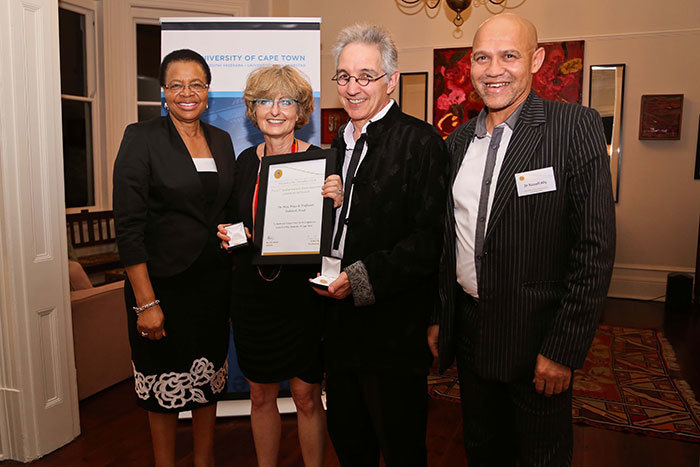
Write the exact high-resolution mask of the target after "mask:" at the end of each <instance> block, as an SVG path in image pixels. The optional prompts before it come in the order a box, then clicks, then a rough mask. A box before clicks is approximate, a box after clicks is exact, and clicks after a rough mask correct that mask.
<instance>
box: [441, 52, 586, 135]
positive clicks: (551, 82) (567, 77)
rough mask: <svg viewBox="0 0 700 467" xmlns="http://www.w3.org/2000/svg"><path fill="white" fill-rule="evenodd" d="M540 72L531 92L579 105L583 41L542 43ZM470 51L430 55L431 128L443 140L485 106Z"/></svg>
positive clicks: (581, 89)
mask: <svg viewBox="0 0 700 467" xmlns="http://www.w3.org/2000/svg"><path fill="white" fill-rule="evenodd" d="M539 45H540V46H541V47H544V49H545V53H546V54H545V59H544V63H543V64H542V68H540V70H539V71H538V72H537V73H536V74H535V76H534V77H533V80H532V89H533V90H534V91H535V92H536V93H537V94H538V95H539V96H540V97H542V98H544V99H551V100H557V101H563V102H574V103H577V104H580V103H581V97H582V91H583V51H584V45H585V41H563V42H543V43H540V44H539ZM471 53H472V48H471V47H457V48H450V49H435V50H434V55H433V125H434V126H435V127H436V128H437V129H438V131H439V132H440V134H441V135H442V137H443V138H446V137H447V136H448V135H449V134H450V133H452V131H453V130H454V129H455V128H457V127H458V126H459V125H460V124H462V123H464V122H466V121H467V120H469V119H470V118H472V117H475V116H477V115H478V114H479V111H481V109H482V107H483V106H484V103H483V102H482V100H481V98H480V97H479V95H478V94H477V92H476V91H475V90H474V86H472V82H471V76H470V71H471Z"/></svg>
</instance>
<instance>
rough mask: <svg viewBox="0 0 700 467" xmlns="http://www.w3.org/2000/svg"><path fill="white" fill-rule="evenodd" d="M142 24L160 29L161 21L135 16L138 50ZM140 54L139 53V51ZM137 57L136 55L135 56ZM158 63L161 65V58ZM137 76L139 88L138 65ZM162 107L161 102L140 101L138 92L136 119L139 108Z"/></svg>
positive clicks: (135, 37)
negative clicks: (139, 30)
mask: <svg viewBox="0 0 700 467" xmlns="http://www.w3.org/2000/svg"><path fill="white" fill-rule="evenodd" d="M140 24H146V25H149V26H159V27H160V19H154V18H145V17H142V16H135V17H134V44H135V45H136V48H137V49H138V46H139V44H138V25H140ZM137 53H138V51H137ZM134 57H136V55H135V56H134ZM158 63H159V64H160V57H159V61H158ZM135 70H136V74H135V75H134V79H135V80H134V85H135V86H137V87H138V79H139V77H138V65H137V66H136V68H135ZM161 93H162V91H161ZM161 105H162V103H161V101H140V100H138V91H137V92H136V118H137V120H138V113H139V107H141V106H144V107H158V108H160V107H161Z"/></svg>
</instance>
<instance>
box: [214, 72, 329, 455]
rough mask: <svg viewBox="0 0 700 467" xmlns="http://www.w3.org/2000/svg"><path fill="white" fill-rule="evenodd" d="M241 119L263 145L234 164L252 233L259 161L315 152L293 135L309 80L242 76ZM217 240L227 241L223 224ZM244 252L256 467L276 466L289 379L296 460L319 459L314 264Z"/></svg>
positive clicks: (241, 287) (245, 357)
mask: <svg viewBox="0 0 700 467" xmlns="http://www.w3.org/2000/svg"><path fill="white" fill-rule="evenodd" d="M244 99H245V102H246V115H247V116H248V118H250V120H252V122H253V124H254V125H255V126H256V127H257V128H259V129H260V131H261V132H262V134H263V136H264V139H265V141H264V142H263V143H261V144H259V145H257V146H253V147H250V148H248V149H246V150H245V151H243V152H242V153H241V154H240V155H239V157H238V160H237V161H236V180H235V183H234V186H235V198H236V203H237V207H238V216H239V218H240V219H241V220H242V221H243V222H244V224H245V226H246V228H247V229H248V230H249V231H250V232H253V225H254V212H255V207H256V202H257V188H258V174H259V170H260V161H261V160H262V158H263V157H274V156H275V155H276V154H288V153H293V152H297V151H306V150H308V149H318V148H317V147H315V146H311V145H310V144H309V143H306V142H304V141H300V140H298V139H297V138H296V137H295V136H294V130H295V129H298V128H301V127H302V126H304V125H305V124H306V123H307V122H308V120H309V116H310V114H311V112H312V111H313V105H314V104H313V93H312V90H311V86H310V85H309V83H308V82H307V81H306V80H305V79H304V78H302V76H301V75H300V74H299V72H298V71H297V70H296V69H294V68H292V67H290V66H284V67H280V66H276V65H275V66H270V67H265V68H260V69H258V70H256V71H254V72H253V73H251V75H250V76H249V77H248V81H247V83H246V89H245V93H244ZM319 189H322V190H323V194H324V196H326V197H329V198H332V199H333V200H334V203H339V202H340V200H342V184H341V182H340V177H339V176H337V175H331V176H330V177H328V178H327V179H326V182H325V184H324V185H323V187H319ZM219 237H220V238H221V239H222V240H224V242H225V246H227V242H228V241H229V240H230V239H229V237H228V236H226V231H225V230H224V228H223V226H219ZM251 250H252V249H250V248H248V249H244V250H239V251H240V253H237V255H238V257H237V258H236V267H235V268H234V272H233V286H232V307H231V309H232V313H231V318H232V319H231V324H232V326H233V336H234V342H235V344H236V353H237V355H238V363H239V365H240V367H241V370H242V371H243V374H244V375H245V377H246V378H247V379H248V382H249V384H250V398H251V402H252V412H251V425H252V429H253V438H254V440H255V449H256V454H257V459H258V465H260V466H276V465H277V457H278V452H279V442H280V433H281V422H280V416H279V412H278V410H277V393H278V391H279V383H280V382H282V381H286V380H289V384H290V388H291V391H292V398H293V399H294V403H295V405H296V407H297V420H298V427H299V442H300V445H301V453H302V456H303V458H304V463H305V464H306V465H307V466H320V465H321V464H322V462H323V452H324V442H325V437H326V433H325V417H324V413H323V405H322V403H321V377H322V368H321V354H320V341H321V324H322V323H321V320H322V316H321V312H320V303H321V302H319V297H318V296H317V294H315V293H314V292H313V290H312V289H311V287H309V283H308V279H309V278H310V277H314V276H315V275H316V273H317V272H318V269H319V266H318V265H311V266H309V265H284V266H254V265H252V264H251V258H252V255H253V252H252V251H251Z"/></svg>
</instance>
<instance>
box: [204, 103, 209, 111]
mask: <svg viewBox="0 0 700 467" xmlns="http://www.w3.org/2000/svg"><path fill="white" fill-rule="evenodd" d="M204 110H209V102H207V106H206V107H204Z"/></svg>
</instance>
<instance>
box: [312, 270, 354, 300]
mask: <svg viewBox="0 0 700 467" xmlns="http://www.w3.org/2000/svg"><path fill="white" fill-rule="evenodd" d="M314 290H315V291H316V293H317V294H319V295H323V296H324V297H331V298H337V299H338V300H342V299H344V298H345V297H347V296H348V295H350V294H351V293H352V288H350V280H349V279H348V275H347V274H346V273H345V272H341V273H340V275H339V276H338V278H337V279H336V280H334V281H333V282H331V284H330V285H329V286H328V290H321V289H317V288H315V287H314Z"/></svg>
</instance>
